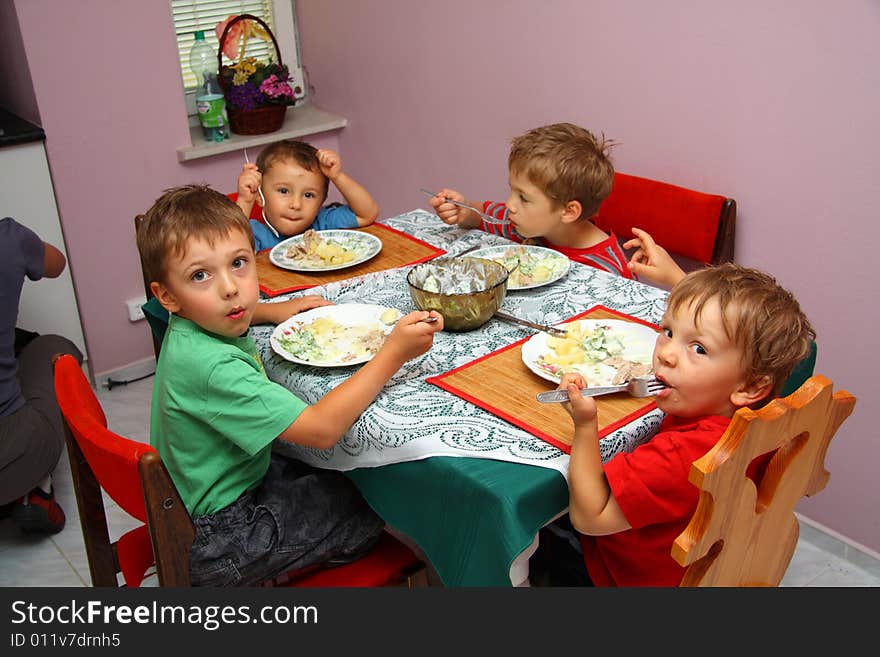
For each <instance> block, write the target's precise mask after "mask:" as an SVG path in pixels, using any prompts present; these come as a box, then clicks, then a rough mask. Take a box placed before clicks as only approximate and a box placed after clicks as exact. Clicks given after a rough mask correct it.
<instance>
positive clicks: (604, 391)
mask: <svg viewBox="0 0 880 657" xmlns="http://www.w3.org/2000/svg"><path fill="white" fill-rule="evenodd" d="M664 388H666V384H665V383H663V382H662V381H660V380H659V379H656V378H653V377H652V378H650V379H630V380H629V381H627V382H626V383H623V384H621V385H619V386H599V387H596V388H582V389H581V397H598V396H599V395H609V394H611V393H612V392H628V393H629V394H630V395H631V396H633V397H653V396H654V395H656V394H657V393H658V392H660V391H661V390H663V389H664ZM537 398H538V401H539V402H541V403H544V404H549V403H552V402H567V401H568V400H569V399H568V390H551V391H550V392H541V393H539V394H538V395H537Z"/></svg>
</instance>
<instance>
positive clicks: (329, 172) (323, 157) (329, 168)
mask: <svg viewBox="0 0 880 657" xmlns="http://www.w3.org/2000/svg"><path fill="white" fill-rule="evenodd" d="M318 164H319V165H320V166H321V173H323V174H324V175H325V176H327V178H328V179H329V180H336V178H338V177H339V174H341V173H342V160H341V159H340V158H339V154H338V153H337V152H336V151H331V150H330V149H329V148H321V149H319V150H318Z"/></svg>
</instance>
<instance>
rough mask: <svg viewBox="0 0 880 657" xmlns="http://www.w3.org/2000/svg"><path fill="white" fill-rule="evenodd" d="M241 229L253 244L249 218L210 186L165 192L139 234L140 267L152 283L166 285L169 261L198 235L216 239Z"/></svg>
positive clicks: (143, 221)
mask: <svg viewBox="0 0 880 657" xmlns="http://www.w3.org/2000/svg"><path fill="white" fill-rule="evenodd" d="M233 230H239V231H241V232H242V233H244V234H245V235H246V236H247V237H248V239H249V240H250V242H251V246H252V247H253V245H254V234H253V231H251V225H250V223H249V222H248V219H247V217H245V216H244V213H242V211H241V209H239V207H238V206H237V205H236V204H235V203H234V202H233V201H232V200H230V199H229V197H228V196H226V195H224V194H221V193H220V192H218V191H215V190H213V189H211V188H210V187H208V186H207V185H184V186H182V187H174V188H172V189H166V190H165V192H164V193H163V194H162V196H160V197H159V198H157V199H156V202H155V203H153V206H152V207H151V208H150V209H149V210H147V212H146V214H144V216H143V219H142V220H141V223H140V226H139V227H138V231H137V248H138V251H139V252H140V255H141V266H142V267H143V269H144V274H145V275H146V276H147V279H148V280H149V281H158V282H163V283H164V282H165V275H166V274H167V268H168V259H169V258H170V257H171V256H172V255H174V256H181V255H183V253H184V251H185V249H186V242H187V240H188V239H189V238H190V237H192V236H198V237H201V238H203V239H205V240H207V242H208V244H210V245H212V246H213V245H214V240H215V239H217V238H221V237H225V236H226V235H228V234H229V232H230V231H233Z"/></svg>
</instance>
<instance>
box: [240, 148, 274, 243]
mask: <svg viewBox="0 0 880 657" xmlns="http://www.w3.org/2000/svg"><path fill="white" fill-rule="evenodd" d="M244 161H245V162H247V163H248V164H250V163H251V159H250V158H249V157H248V154H247V149H246V148H245V149H244ZM257 191H258V192H260V200H261V201H262V202H263V205H261V206H260V211H261V212H262V213H263V221H264V222H265V223H266V225H267V226H268V227H269V230H271V231H272V234H273V235H274V236H275V238H276V239H281V235H279V234H278V231H277V230H275V226H273V225H272V223H271V222H270V221H269V220H268V219H267V218H266V197H265V196H263V186H262V185H260V186H259V187H257Z"/></svg>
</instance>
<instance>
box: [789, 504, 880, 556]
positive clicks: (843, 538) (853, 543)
mask: <svg viewBox="0 0 880 657" xmlns="http://www.w3.org/2000/svg"><path fill="white" fill-rule="evenodd" d="M794 515H795V516H797V519H798V520H799V521H800V522H802V523H804V524H806V525H809V526H810V527H812V528H814V529H816V530H818V531H820V532H822V533H823V534H828V535H829V536H831V537H832V538H834V539H837V540H838V541H840V542H841V543H843V544H844V545H848V546H849V547H851V548H852V549H854V550H856V551H858V552H862V553H863V554H865V555H867V556H869V557H871V558H872V559H877V560H878V561H880V553H878V552H875V551H874V550H872V549H871V548H869V547H867V546H865V545H862V544H861V543H857V542H856V541H854V540H852V539H851V538H848V537H846V536H844V535H843V534H840V533H838V532H836V531H834V530H833V529H830V528H828V527H826V526H825V525H823V524H822V523H819V522H816V521H815V520H812V519H811V518H807V517H806V516H804V515H801V514H800V513H797V512H795V514H794Z"/></svg>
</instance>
